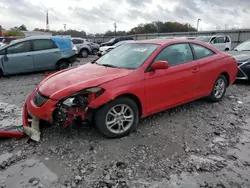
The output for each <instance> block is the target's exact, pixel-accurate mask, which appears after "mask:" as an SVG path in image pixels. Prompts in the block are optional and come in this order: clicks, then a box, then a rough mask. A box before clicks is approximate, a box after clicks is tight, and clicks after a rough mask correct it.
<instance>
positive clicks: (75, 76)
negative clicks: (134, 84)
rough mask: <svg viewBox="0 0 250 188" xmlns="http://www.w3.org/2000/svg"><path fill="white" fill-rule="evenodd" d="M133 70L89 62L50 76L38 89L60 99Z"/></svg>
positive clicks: (44, 93) (46, 94)
mask: <svg viewBox="0 0 250 188" xmlns="http://www.w3.org/2000/svg"><path fill="white" fill-rule="evenodd" d="M131 72H133V70H126V69H117V68H110V67H105V66H100V65H96V64H91V63H88V64H85V65H82V66H79V67H76V68H72V69H69V70H66V71H62V72H61V73H55V74H53V75H51V76H49V78H47V79H45V80H44V81H43V82H42V83H41V84H40V85H39V86H38V90H39V91H40V92H41V93H42V94H43V95H45V96H48V97H50V98H51V99H55V100H60V99H62V98H65V97H68V96H70V95H72V94H74V93H76V92H78V91H80V90H83V89H85V88H89V87H95V86H98V85H100V84H103V83H105V82H109V81H112V80H114V79H117V78H120V77H123V76H126V75H128V74H130V73H131Z"/></svg>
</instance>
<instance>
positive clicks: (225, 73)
mask: <svg viewBox="0 0 250 188" xmlns="http://www.w3.org/2000/svg"><path fill="white" fill-rule="evenodd" d="M220 75H223V76H225V78H226V79H227V87H228V86H229V85H230V76H229V74H228V73H227V72H222V73H221V74H220Z"/></svg>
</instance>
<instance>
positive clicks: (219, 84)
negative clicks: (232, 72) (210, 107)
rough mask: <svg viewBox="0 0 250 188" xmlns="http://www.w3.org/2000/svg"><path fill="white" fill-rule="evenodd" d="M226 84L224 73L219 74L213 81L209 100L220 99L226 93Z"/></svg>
mask: <svg viewBox="0 0 250 188" xmlns="http://www.w3.org/2000/svg"><path fill="white" fill-rule="evenodd" d="M227 85H228V83H227V79H226V77H225V76H224V75H220V76H219V77H218V78H217V79H216V81H215V83H214V86H213V90H212V92H211V94H210V96H209V100H210V101H211V102H218V101H220V100H221V99H222V98H223V97H224V95H225V93H226V89H227Z"/></svg>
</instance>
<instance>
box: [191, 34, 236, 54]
mask: <svg viewBox="0 0 250 188" xmlns="http://www.w3.org/2000/svg"><path fill="white" fill-rule="evenodd" d="M196 40H199V41H202V42H205V43H208V44H211V45H213V46H214V47H216V48H218V49H219V50H221V51H229V50H231V47H232V41H231V38H230V37H229V36H227V35H216V36H199V37H197V38H196Z"/></svg>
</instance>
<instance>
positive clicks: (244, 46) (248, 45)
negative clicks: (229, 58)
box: [234, 40, 250, 51]
mask: <svg viewBox="0 0 250 188" xmlns="http://www.w3.org/2000/svg"><path fill="white" fill-rule="evenodd" d="M234 50H236V51H250V40H248V41H245V42H243V43H241V44H240V45H239V46H237V47H236V48H234Z"/></svg>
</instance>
